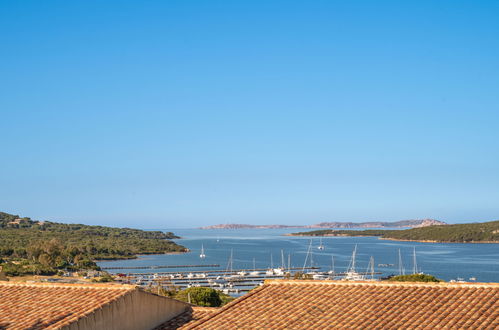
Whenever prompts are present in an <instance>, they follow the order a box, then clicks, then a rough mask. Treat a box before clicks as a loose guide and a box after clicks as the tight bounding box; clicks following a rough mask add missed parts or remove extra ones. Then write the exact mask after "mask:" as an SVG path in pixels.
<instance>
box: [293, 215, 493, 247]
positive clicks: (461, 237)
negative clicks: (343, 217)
mask: <svg viewBox="0 0 499 330" xmlns="http://www.w3.org/2000/svg"><path fill="white" fill-rule="evenodd" d="M288 235H290V236H375V237H379V238H380V239H387V240H397V241H417V242H434V243H499V220H498V221H490V222H481V223H465V224H455V225H445V226H442V225H439V226H429V227H420V228H412V229H406V230H331V229H327V230H314V231H309V232H300V233H293V234H288Z"/></svg>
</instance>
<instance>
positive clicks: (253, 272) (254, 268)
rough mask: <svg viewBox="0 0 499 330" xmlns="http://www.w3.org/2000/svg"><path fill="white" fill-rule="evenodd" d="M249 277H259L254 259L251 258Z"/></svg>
mask: <svg viewBox="0 0 499 330" xmlns="http://www.w3.org/2000/svg"><path fill="white" fill-rule="evenodd" d="M249 274H250V276H258V275H260V272H258V271H257V270H256V263H255V258H253V271H252V272H250V273H249Z"/></svg>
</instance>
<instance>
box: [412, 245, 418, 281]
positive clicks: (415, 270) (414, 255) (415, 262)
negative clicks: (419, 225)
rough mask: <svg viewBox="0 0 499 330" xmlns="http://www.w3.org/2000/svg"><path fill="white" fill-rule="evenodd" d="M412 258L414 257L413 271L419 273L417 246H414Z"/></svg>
mask: <svg viewBox="0 0 499 330" xmlns="http://www.w3.org/2000/svg"><path fill="white" fill-rule="evenodd" d="M412 258H413V268H412V273H413V274H417V273H418V263H417V261H416V247H415V246H414V248H413V255H412Z"/></svg>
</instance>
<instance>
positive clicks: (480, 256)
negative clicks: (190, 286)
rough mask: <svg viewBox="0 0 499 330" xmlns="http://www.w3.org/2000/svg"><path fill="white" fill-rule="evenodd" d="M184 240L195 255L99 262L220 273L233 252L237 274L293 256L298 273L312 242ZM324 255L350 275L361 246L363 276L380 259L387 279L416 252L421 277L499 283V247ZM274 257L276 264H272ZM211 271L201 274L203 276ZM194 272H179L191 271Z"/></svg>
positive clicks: (347, 245)
mask: <svg viewBox="0 0 499 330" xmlns="http://www.w3.org/2000/svg"><path fill="white" fill-rule="evenodd" d="M165 231H173V232H174V233H175V234H177V235H179V236H181V237H182V238H181V239H177V240H175V241H176V242H177V243H178V244H181V245H183V246H185V247H187V248H189V249H190V250H191V252H189V253H183V254H173V255H147V256H141V257H139V258H138V259H133V260H125V261H122V260H120V261H105V262H99V263H98V264H99V266H101V267H135V266H158V265H191V264H220V268H217V269H220V270H223V269H225V268H226V266H227V262H228V259H229V256H230V253H231V250H232V251H233V268H234V269H252V268H253V259H255V264H256V268H268V267H270V265H271V259H273V260H272V261H273V265H274V267H278V266H280V265H281V263H282V260H281V259H282V258H281V250H283V252H284V256H285V257H284V259H285V260H284V262H285V264H286V265H287V263H288V254H290V255H291V257H290V259H291V266H292V267H303V264H304V261H305V256H306V254H307V249H308V246H309V243H310V240H311V238H310V237H291V236H284V234H286V233H292V232H296V231H299V230H297V229H237V230H227V229H221V230H201V229H176V230H165ZM322 243H323V245H324V246H325V249H324V250H318V249H317V246H318V245H319V238H313V239H312V246H313V263H314V266H318V267H322V269H321V270H323V271H328V270H330V269H331V266H332V256H334V266H335V270H336V272H342V271H345V270H346V268H347V267H348V264H349V261H350V258H351V255H352V251H353V249H354V247H355V245H357V259H356V261H357V271H365V270H366V269H367V266H368V263H369V258H370V257H371V256H372V257H374V261H375V271H379V272H382V273H383V274H382V275H381V276H387V275H390V274H398V273H399V267H398V250H399V249H400V250H401V254H402V259H403V266H404V268H405V272H406V273H412V271H413V248H414V247H415V248H416V255H417V266H418V271H419V270H420V271H422V272H424V273H427V274H432V275H435V276H437V277H439V278H441V279H444V280H447V281H449V280H451V279H457V278H464V279H465V280H468V279H469V278H470V277H476V279H477V281H478V282H499V245H498V244H452V243H419V242H399V241H387V240H380V239H378V238H375V237H323V238H322ZM201 245H203V246H204V249H205V253H206V258H205V259H200V258H199V253H200V250H201ZM271 255H272V258H271ZM378 264H393V266H391V267H379V266H378ZM202 269H205V268H197V269H196V270H202ZM185 270H190V269H178V271H185ZM155 271H158V272H160V271H177V269H158V270H151V269H134V270H112V272H136V273H139V272H155Z"/></svg>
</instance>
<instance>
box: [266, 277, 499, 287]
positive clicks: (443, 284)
mask: <svg viewBox="0 0 499 330" xmlns="http://www.w3.org/2000/svg"><path fill="white" fill-rule="evenodd" d="M280 284H293V285H300V284H301V285H309V284H314V285H371V286H425V287H456V288H462V287H476V288H477V287H487V288H494V287H499V283H495V282H491V283H482V282H480V283H470V282H466V283H455V282H391V281H390V282H389V281H342V280H336V281H334V280H323V281H317V280H280V279H273V280H266V281H265V285H280Z"/></svg>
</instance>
